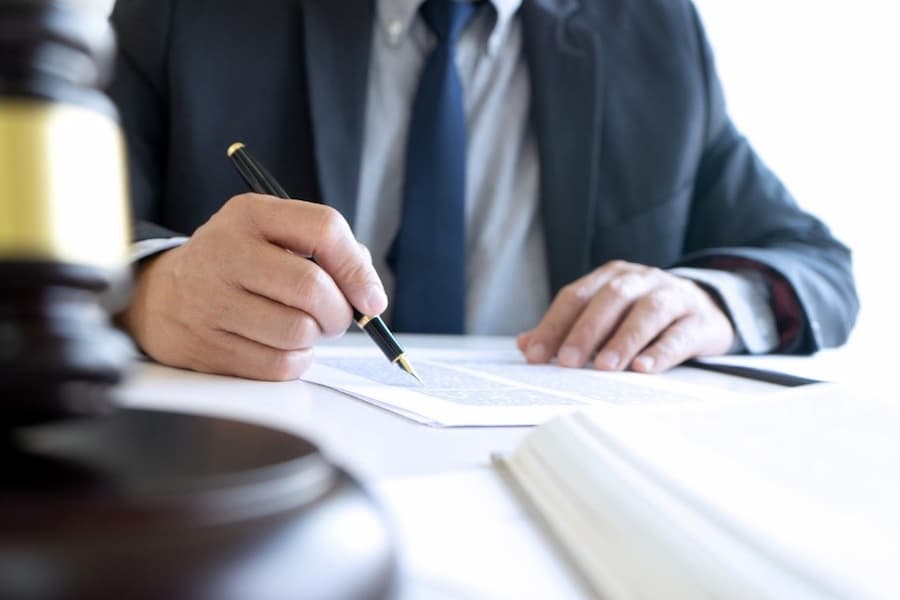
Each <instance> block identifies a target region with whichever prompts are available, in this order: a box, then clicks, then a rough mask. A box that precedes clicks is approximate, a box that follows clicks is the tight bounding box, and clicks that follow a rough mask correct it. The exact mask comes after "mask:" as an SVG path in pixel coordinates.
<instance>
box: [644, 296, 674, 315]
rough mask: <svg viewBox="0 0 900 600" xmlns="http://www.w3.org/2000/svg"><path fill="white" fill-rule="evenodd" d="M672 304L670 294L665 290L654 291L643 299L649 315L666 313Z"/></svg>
mask: <svg viewBox="0 0 900 600" xmlns="http://www.w3.org/2000/svg"><path fill="white" fill-rule="evenodd" d="M671 304H672V294H671V293H670V292H668V291H666V290H654V291H653V292H650V293H649V294H647V296H646V297H645V298H644V305H645V306H646V307H647V310H649V311H650V312H651V313H661V312H664V311H666V310H667V309H668V308H669V306H670V305H671Z"/></svg>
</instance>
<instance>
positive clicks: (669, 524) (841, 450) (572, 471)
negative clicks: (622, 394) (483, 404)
mask: <svg viewBox="0 0 900 600" xmlns="http://www.w3.org/2000/svg"><path fill="white" fill-rule="evenodd" d="M895 396H896V394H895ZM502 461H504V463H505V464H506V465H508V467H509V468H510V470H511V471H512V472H513V473H514V474H515V477H516V479H517V480H518V481H519V483H520V484H521V485H522V486H523V488H524V489H525V490H526V494H527V496H529V497H530V498H531V499H532V500H533V501H534V502H536V503H537V504H538V505H540V506H541V510H542V513H543V514H544V516H545V517H546V518H547V520H548V521H549V522H550V523H551V524H552V527H553V529H554V531H556V532H557V534H558V535H560V536H561V537H563V538H564V540H565V543H566V545H567V546H568V547H569V548H570V551H571V552H572V554H573V557H575V560H576V561H577V562H579V564H581V566H582V568H583V569H584V570H585V571H586V572H588V573H602V572H603V569H604V568H606V569H608V568H610V567H609V565H610V564H612V563H613V562H614V561H619V564H618V565H616V566H617V568H616V569H615V570H614V571H613V574H614V575H615V577H616V578H617V579H616V581H615V583H616V584H618V585H620V586H623V587H625V588H626V589H628V590H629V593H628V594H626V595H627V596H631V597H634V596H635V595H640V594H636V593H635V587H643V589H646V586H648V585H651V584H652V583H653V582H649V581H647V580H646V579H645V578H644V579H642V578H641V577H640V576H639V572H636V573H635V576H634V577H630V578H629V577H628V576H627V574H628V566H629V565H638V566H639V565H640V564H642V561H644V562H646V561H647V560H649V558H650V557H653V556H654V555H655V559H654V560H655V561H656V562H658V563H662V564H666V565H670V566H671V565H677V566H678V568H677V569H676V570H675V571H674V572H673V573H672V575H671V577H672V578H671V580H669V581H666V582H665V584H666V586H667V587H668V589H670V590H672V589H675V588H676V587H681V588H683V589H686V590H692V593H693V595H697V594H699V595H711V596H713V597H721V596H722V595H723V594H725V593H726V590H743V591H744V592H746V593H742V594H739V595H737V596H736V595H735V593H736V592H734V591H732V592H728V593H727V595H728V596H729V597H738V596H742V597H790V598H801V597H815V598H820V597H848V598H849V597H853V598H896V597H898V596H900V572H898V570H897V569H896V561H897V557H898V556H900V511H898V510H897V507H898V506H900V476H898V475H897V465H898V464H900V398H897V397H893V398H892V397H889V396H887V395H886V394H885V393H883V392H877V391H871V390H866V389H864V388H858V387H857V388H851V387H847V386H835V385H829V384H819V385H814V386H805V387H803V388H795V389H791V390H788V391H783V392H779V393H777V394H774V395H772V396H770V397H768V398H759V399H755V400H736V401H734V402H724V403H697V402H695V403H685V404H681V405H679V406H677V407H675V406H665V405H655V406H638V407H633V408H631V409H628V410H626V411H609V410H600V411H598V410H597V409H590V410H586V411H583V412H579V413H575V414H571V415H568V416H565V417H563V418H560V419H554V420H552V421H551V422H549V423H547V424H546V425H544V426H542V427H540V428H538V429H537V430H536V431H534V432H532V433H531V434H529V436H527V438H526V439H525V441H524V442H523V444H522V445H521V446H520V448H518V449H517V450H516V451H515V452H514V453H513V455H512V456H511V457H507V458H504V459H502ZM573 524H579V525H578V526H573ZM623 524H628V527H627V535H626V534H625V533H624V532H620V534H621V535H620V536H619V538H618V539H619V540H620V542H619V543H618V544H616V547H615V549H614V550H615V551H614V552H613V553H612V554H607V557H608V558H606V559H605V562H604V561H603V560H601V559H602V558H603V556H604V555H603V552H604V551H605V550H609V549H608V548H606V542H602V541H598V540H607V541H609V540H610V539H614V535H615V528H616V527H622V526H623ZM601 530H602V531H603V535H602V536H600V535H599V533H598V532H599V531H601ZM598 544H599V546H598ZM598 561H599V562H598ZM644 566H645V567H647V565H646V564H645V565H644ZM648 568H649V567H648ZM623 574H624V575H623ZM607 575H609V574H607ZM610 576H611V575H610ZM661 577H662V574H660V578H661ZM596 582H597V586H598V587H600V588H608V587H609V582H608V581H606V580H601V578H600V577H599V576H598V577H597V579H596Z"/></svg>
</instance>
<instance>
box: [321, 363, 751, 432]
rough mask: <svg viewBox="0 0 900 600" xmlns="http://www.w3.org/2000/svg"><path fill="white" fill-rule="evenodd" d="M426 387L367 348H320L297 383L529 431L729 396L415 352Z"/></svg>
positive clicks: (414, 412)
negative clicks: (593, 414)
mask: <svg viewBox="0 0 900 600" xmlns="http://www.w3.org/2000/svg"><path fill="white" fill-rule="evenodd" d="M413 362H414V367H415V369H416V371H417V372H418V374H419V376H420V377H421V378H422V380H423V382H424V385H421V384H419V383H418V382H417V381H415V379H413V378H412V377H410V376H409V375H408V374H406V373H404V372H403V371H402V370H401V369H399V368H398V367H397V366H396V365H392V364H389V363H388V362H387V361H386V360H385V358H384V356H382V355H381V354H379V353H378V351H377V350H376V349H373V348H356V347H327V346H326V347H323V348H320V349H317V350H316V362H315V364H314V365H313V367H312V368H311V369H310V370H309V371H308V372H307V373H306V374H305V375H304V377H303V379H304V380H305V381H309V382H312V383H317V384H320V385H324V386H327V387H330V388H333V389H336V390H339V391H342V392H344V393H347V394H350V395H352V396H354V397H357V398H360V399H362V400H365V401H367V402H371V403H373V404H376V405H378V406H380V407H382V408H385V409H387V410H390V411H392V412H395V413H397V414H401V415H403V416H405V417H408V418H411V419H414V420H416V421H419V422H421V423H427V424H430V425H434V426H518V425H535V424H538V423H542V422H544V421H546V420H547V419H549V418H551V417H554V416H557V415H560V414H564V413H567V412H571V411H573V410H575V409H578V408H583V407H586V406H592V405H597V404H604V405H641V404H655V403H674V402H684V401H693V400H697V399H699V398H721V397H722V395H731V394H732V393H733V392H728V391H723V390H722V389H716V388H709V387H706V386H701V385H696V384H691V383H688V382H684V381H679V380H677V379H673V378H670V377H667V376H665V375H643V374H638V373H604V372H600V371H597V370H595V369H592V368H584V369H566V368H562V367H558V366H555V365H528V364H526V363H525V361H524V359H523V358H522V357H521V355H520V354H519V353H518V352H517V351H492V352H471V351H452V350H421V349H418V350H417V351H416V354H415V360H414V361H413Z"/></svg>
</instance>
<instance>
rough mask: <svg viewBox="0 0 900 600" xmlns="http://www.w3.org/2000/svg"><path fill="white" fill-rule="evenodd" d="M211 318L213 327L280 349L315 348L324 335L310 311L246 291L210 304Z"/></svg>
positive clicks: (211, 327) (240, 291) (234, 292)
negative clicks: (215, 303)
mask: <svg viewBox="0 0 900 600" xmlns="http://www.w3.org/2000/svg"><path fill="white" fill-rule="evenodd" d="M210 319H211V321H210V323H209V326H210V329H213V330H220V331H225V332H228V333H233V334H235V335H238V336H240V337H243V338H246V339H248V340H251V341H254V342H257V343H259V344H262V345H264V346H269V347H271V348H274V349H276V350H302V349H305V348H311V347H312V346H313V345H315V343H316V342H318V341H319V339H320V338H321V337H322V335H323V332H322V330H321V329H320V327H319V324H318V322H317V321H316V319H314V318H313V317H311V316H310V315H309V314H307V313H306V312H304V311H302V310H297V309H295V308H292V307H290V306H285V305H284V304H281V303H280V302H274V301H272V300H269V299H268V298H264V297H262V296H257V295H256V294H252V293H249V292H246V291H244V290H234V291H233V292H232V293H230V294H226V295H225V296H223V297H220V299H219V301H218V304H217V305H215V306H212V307H210ZM341 332H343V330H341Z"/></svg>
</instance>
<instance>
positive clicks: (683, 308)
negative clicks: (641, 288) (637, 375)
mask: <svg viewBox="0 0 900 600" xmlns="http://www.w3.org/2000/svg"><path fill="white" fill-rule="evenodd" d="M679 291H680V290H678V289H677V288H674V289H673V288H672V287H663V288H661V289H656V290H653V291H652V292H650V293H648V294H647V295H646V296H643V297H641V298H640V299H639V300H638V301H636V302H635V303H634V305H633V306H632V307H631V310H629V311H628V314H627V315H626V316H625V318H624V319H623V321H622V323H621V324H620V325H619V327H618V328H616V330H615V332H614V333H613V335H612V336H611V337H610V338H609V340H608V341H607V342H606V343H605V344H604V345H603V346H602V349H601V350H600V352H598V353H597V357H596V358H595V359H594V365H595V366H596V367H597V368H598V369H603V370H606V371H619V370H622V369H624V368H626V367H628V366H629V365H630V364H631V362H632V360H633V359H634V358H635V356H637V355H638V353H640V352H641V351H642V350H643V349H644V348H645V347H647V345H648V344H650V343H651V342H652V341H653V340H654V339H655V338H656V337H657V336H659V335H660V333H662V332H664V331H666V330H667V329H668V328H669V326H670V325H672V324H673V323H674V322H675V321H677V320H678V319H679V318H681V317H683V316H684V315H685V314H686V313H687V311H688V301H689V299H687V298H685V296H684V295H683V294H681V293H679Z"/></svg>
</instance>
